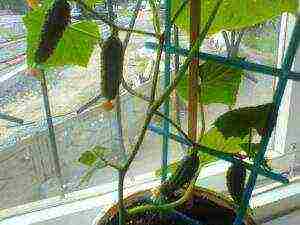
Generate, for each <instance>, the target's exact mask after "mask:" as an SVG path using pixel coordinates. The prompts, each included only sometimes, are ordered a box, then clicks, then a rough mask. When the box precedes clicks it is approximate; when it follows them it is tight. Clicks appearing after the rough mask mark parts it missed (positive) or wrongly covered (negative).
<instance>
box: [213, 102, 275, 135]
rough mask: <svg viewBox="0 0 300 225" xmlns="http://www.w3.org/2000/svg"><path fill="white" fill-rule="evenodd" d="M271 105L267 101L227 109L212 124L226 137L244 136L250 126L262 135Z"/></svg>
mask: <svg viewBox="0 0 300 225" xmlns="http://www.w3.org/2000/svg"><path fill="white" fill-rule="evenodd" d="M271 107H273V104H272V103H268V104H264V105H259V106H255V107H244V108H239V109H235V110H232V111H228V112H226V113H224V114H223V115H221V116H220V117H218V118H217V119H216V120H215V122H214V126H215V127H216V128H217V129H218V130H219V131H220V132H221V133H222V134H223V135H224V137H226V138H230V137H240V138H244V137H245V136H246V135H248V134H249V131H250V128H254V129H256V130H257V132H258V133H259V134H260V135H262V134H263V133H264V129H265V128H266V126H267V116H268V113H269V112H270V110H271Z"/></svg>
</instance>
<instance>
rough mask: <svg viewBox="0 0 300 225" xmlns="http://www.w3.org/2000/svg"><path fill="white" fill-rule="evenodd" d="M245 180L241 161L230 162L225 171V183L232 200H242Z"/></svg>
mask: <svg viewBox="0 0 300 225" xmlns="http://www.w3.org/2000/svg"><path fill="white" fill-rule="evenodd" d="M245 181H246V168H245V167H244V166H243V165H242V164H241V163H234V164H232V165H231V166H230V167H229V169H228V170H227V173H226V185H227V188H228V191H229V193H230V195H231V197H232V198H233V200H234V202H235V203H237V204H239V203H240V202H241V200H242V197H243V193H244V188H245Z"/></svg>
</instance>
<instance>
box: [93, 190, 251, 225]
mask: <svg viewBox="0 0 300 225" xmlns="http://www.w3.org/2000/svg"><path fill="white" fill-rule="evenodd" d="M149 196H151V191H150V190H146V191H141V192H137V193H134V194H132V195H130V196H128V197H127V198H126V199H125V200H124V203H125V207H126V208H132V207H134V206H137V205H141V204H142V203H145V199H146V198H147V197H149ZM236 207H237V206H236V205H235V204H234V203H233V202H232V201H231V200H229V199H226V198H225V197H224V196H221V195H220V194H218V193H216V192H214V191H211V190H208V189H203V188H198V187H197V188H195V189H194V191H193V200H192V201H190V202H187V203H185V204H183V205H181V206H180V207H178V208H176V211H177V212H179V213H180V214H181V215H185V216H188V217H189V218H192V219H193V220H195V221H199V224H205V225H232V224H233V221H234V219H235V209H236ZM179 217H180V218H182V217H181V216H178V214H177V215H174V214H170V215H165V214H160V213H158V212H146V213H144V214H143V215H142V214H138V215H135V216H128V217H127V221H126V224H132V225H179V224H189V223H187V222H186V221H184V222H183V221H182V220H180V219H179ZM95 225H118V207H117V205H114V206H113V207H111V208H110V209H109V210H108V211H107V212H106V213H105V214H104V215H103V216H102V217H101V218H99V219H96V221H95ZM244 225H256V223H255V222H254V220H253V218H252V216H251V215H249V214H247V215H246V217H245V221H244Z"/></svg>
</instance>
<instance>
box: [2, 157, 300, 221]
mask: <svg viewBox="0 0 300 225" xmlns="http://www.w3.org/2000/svg"><path fill="white" fill-rule="evenodd" d="M228 166H229V163H226V162H225V163H214V164H212V165H211V166H209V167H207V168H205V169H204V170H203V171H202V173H201V175H200V178H201V179H200V182H199V183H200V184H201V185H203V186H204V187H206V186H207V185H206V184H207V183H214V182H213V181H212V180H213V179H214V177H215V178H217V179H218V180H220V177H221V176H224V172H225V171H226V168H227V167H228ZM204 174H205V175H204ZM298 179H299V178H295V179H294V180H293V181H292V182H291V184H289V185H282V184H280V183H278V182H275V183H272V184H270V185H267V186H264V187H262V188H259V189H258V188H257V189H255V191H254V192H253V197H252V199H251V203H250V205H251V207H252V208H253V209H254V212H255V217H256V219H257V220H258V221H266V220H268V218H270V217H273V216H276V215H280V214H282V213H284V212H286V211H290V210H292V209H294V208H297V207H298V206H300V182H298ZM159 183H160V181H159V179H157V178H155V176H154V174H153V173H148V174H144V175H141V176H139V177H136V179H135V183H134V184H133V183H131V184H129V183H128V187H127V188H126V189H125V194H128V193H133V192H136V191H139V190H144V189H148V188H150V187H154V186H157V185H158V184H159ZM220 186H221V188H222V185H219V187H217V188H218V189H220ZM112 187H116V183H110V184H105V185H102V186H97V187H93V188H89V189H85V190H81V191H77V192H73V193H70V194H68V195H67V196H66V197H67V198H65V199H63V198H61V197H55V198H51V199H46V200H42V201H39V202H35V203H30V204H26V205H23V206H19V207H15V208H11V209H7V210H2V211H1V212H0V218H2V221H1V222H0V225H15V224H18V225H30V224H34V223H38V222H42V221H46V220H51V219H55V218H59V217H62V216H66V215H70V214H74V213H77V212H81V211H86V210H92V209H97V208H98V209H99V211H101V210H102V212H103V211H105V209H107V208H108V207H110V206H111V205H112V204H113V203H115V202H116V201H117V196H118V195H117V190H113V191H112ZM208 187H209V188H211V187H213V185H212V186H208ZM213 188H214V187H213ZM100 192H101V193H102V194H101V195H99V194H97V193H100ZM47 206H48V207H47ZM24 212H28V213H25V214H24ZM4 218H6V219H4Z"/></svg>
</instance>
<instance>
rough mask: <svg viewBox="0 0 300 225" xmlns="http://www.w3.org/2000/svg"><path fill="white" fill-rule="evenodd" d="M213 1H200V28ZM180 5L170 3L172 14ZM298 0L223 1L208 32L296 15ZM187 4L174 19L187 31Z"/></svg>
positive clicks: (233, 28)
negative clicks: (286, 15) (287, 13)
mask: <svg viewBox="0 0 300 225" xmlns="http://www.w3.org/2000/svg"><path fill="white" fill-rule="evenodd" d="M215 2H216V1H215V0H201V16H202V18H201V27H204V25H205V24H206V22H207V21H208V18H209V16H210V14H211V13H212V10H213V8H214V7H215V4H216V3H215ZM181 4H182V0H174V1H172V14H173V15H174V14H175V13H176V11H177V10H178V9H179V7H180V6H181ZM297 8H298V0H224V1H223V3H222V5H221V7H220V9H219V12H218V15H217V17H216V18H215V20H214V23H213V25H212V27H211V29H210V31H209V33H210V34H214V33H217V32H219V31H220V30H223V29H225V30H239V29H242V28H245V27H251V26H253V25H255V24H259V23H263V22H265V21H266V20H269V19H272V18H274V17H276V16H279V15H281V14H282V13H283V12H291V13H296V11H297ZM189 18H190V16H189V4H187V6H186V7H185V8H184V9H183V11H182V12H181V14H180V15H179V16H178V17H177V19H176V24H177V25H178V26H179V27H180V28H182V29H184V30H186V31H188V30H189Z"/></svg>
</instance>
